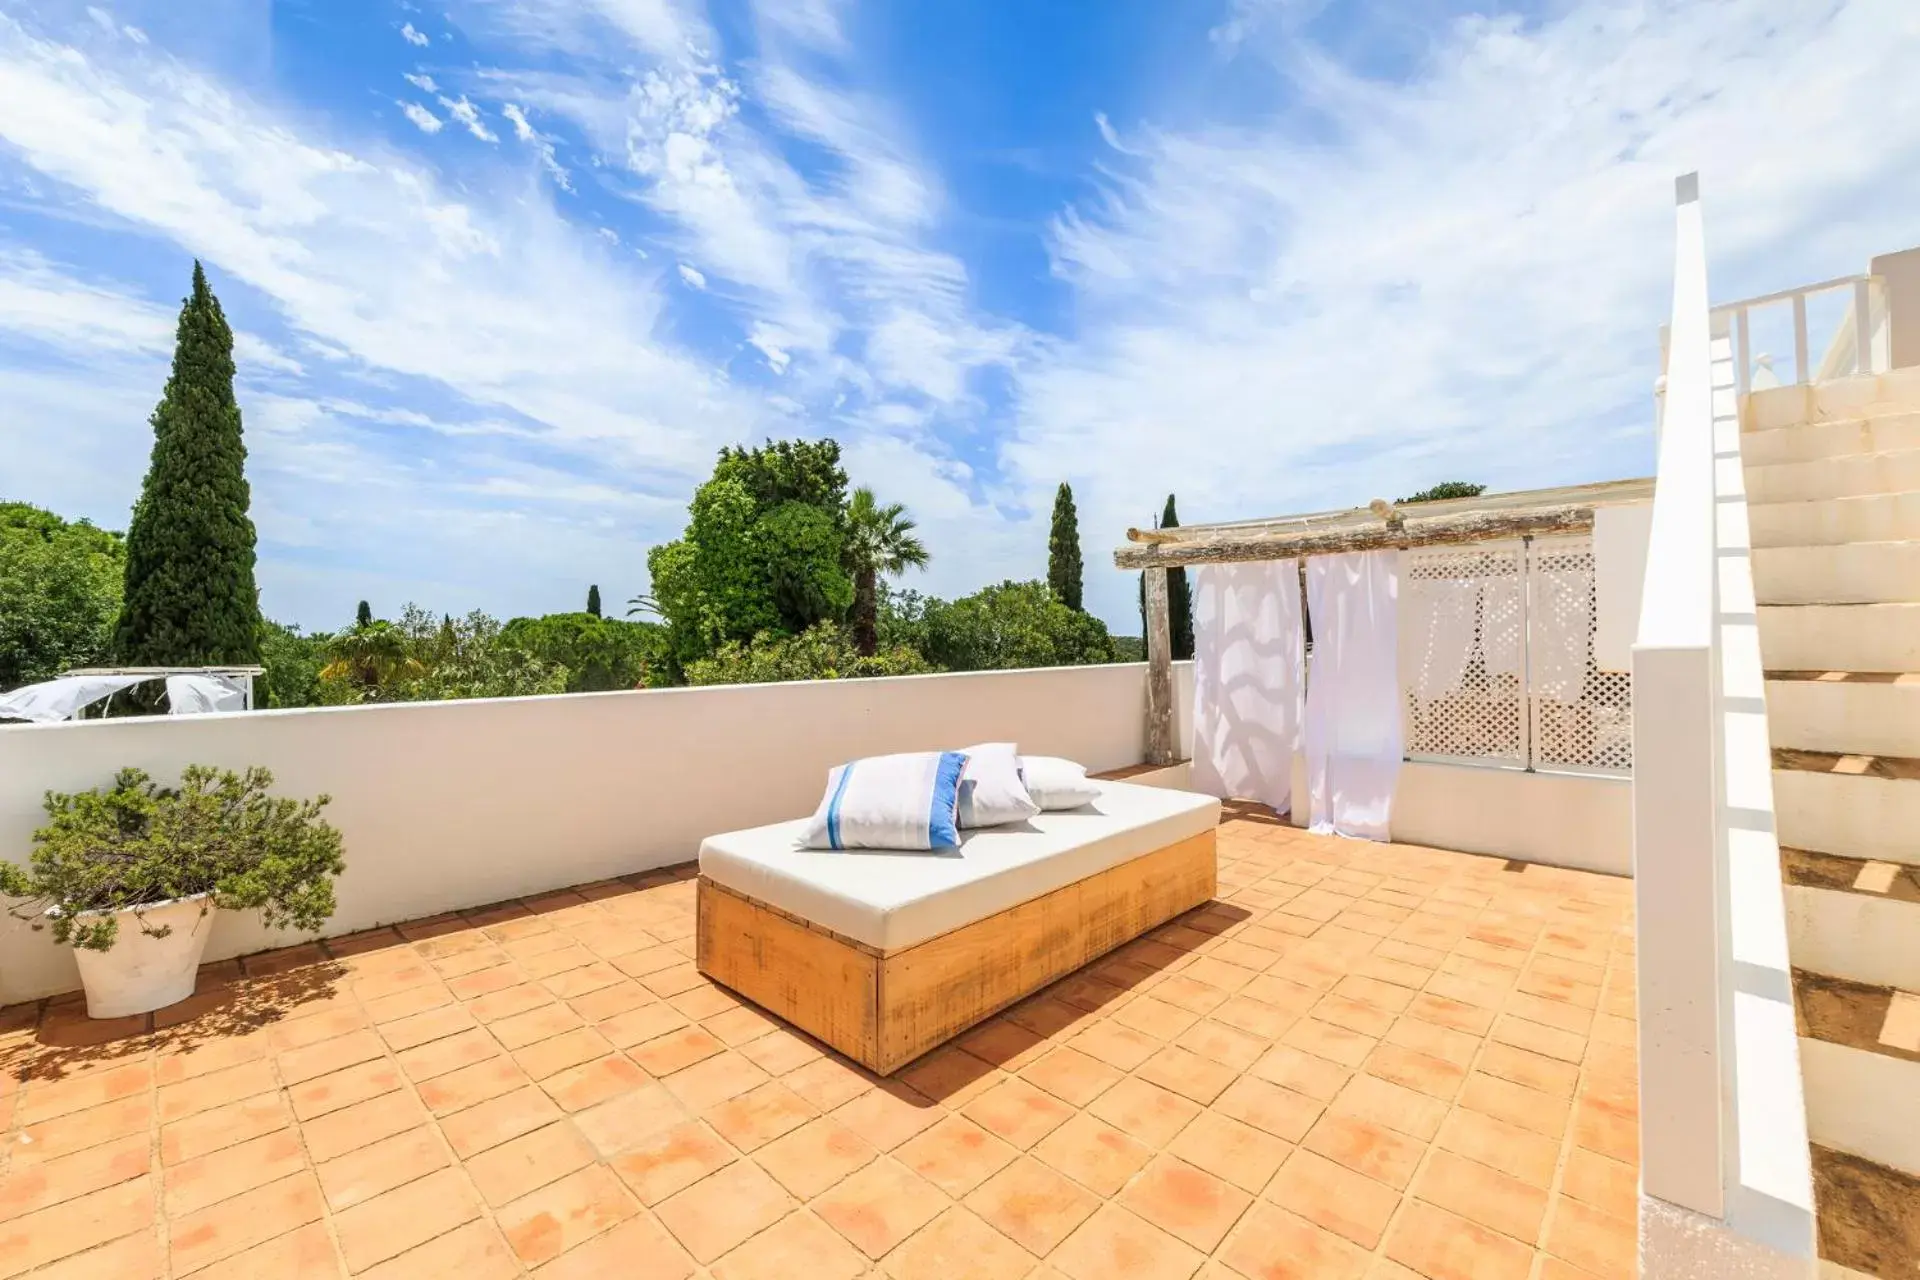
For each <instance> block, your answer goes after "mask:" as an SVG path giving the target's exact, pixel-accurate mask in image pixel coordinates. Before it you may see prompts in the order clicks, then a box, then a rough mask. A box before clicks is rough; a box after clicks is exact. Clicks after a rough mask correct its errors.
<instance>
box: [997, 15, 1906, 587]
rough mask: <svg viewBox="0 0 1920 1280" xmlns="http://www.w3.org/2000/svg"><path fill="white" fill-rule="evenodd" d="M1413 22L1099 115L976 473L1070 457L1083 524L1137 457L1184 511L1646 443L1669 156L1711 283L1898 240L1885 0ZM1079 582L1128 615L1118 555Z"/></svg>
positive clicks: (1336, 501) (1100, 520)
mask: <svg viewBox="0 0 1920 1280" xmlns="http://www.w3.org/2000/svg"><path fill="white" fill-rule="evenodd" d="M1430 39H1431V44H1430V52H1429V54H1428V56H1427V57H1426V58H1425V60H1424V61H1422V62H1421V63H1420V64H1419V65H1418V67H1417V68H1416V72H1415V74H1414V75H1413V77H1412V78H1411V79H1410V80H1409V81H1407V82H1405V83H1389V82H1385V81H1381V80H1375V79H1368V78H1364V77H1362V76H1361V75H1359V74H1357V73H1355V72H1353V71H1350V70H1348V69H1347V68H1346V67H1344V66H1343V65H1342V63H1341V62H1340V61H1339V60H1338V59H1337V58H1335V57H1334V56H1332V55H1331V54H1330V53H1328V52H1327V51H1326V50H1323V49H1320V48H1317V47H1315V46H1312V45H1310V44H1306V43H1304V42H1303V41H1302V40H1301V38H1300V37H1299V34H1298V31H1297V30H1295V31H1293V32H1292V34H1291V36H1290V37H1289V38H1288V39H1284V40H1274V41H1272V42H1270V43H1263V42H1261V41H1257V40H1251V39H1250V40H1249V41H1248V43H1247V44H1246V45H1245V46H1244V49H1245V52H1243V54H1242V56H1247V57H1265V58H1270V59H1272V60H1273V66H1272V68H1271V73H1272V75H1273V76H1274V78H1275V80H1276V81H1279V82H1283V83H1286V84H1289V85H1291V86H1292V87H1293V92H1294V93H1296V94H1297V95H1298V101H1297V103H1296V105H1295V107H1294V109H1293V110H1291V111H1289V112H1288V113H1285V114H1283V115H1280V116H1277V117H1272V118H1269V119H1268V120H1267V121H1266V122H1264V123H1262V124H1260V125H1258V126H1248V125H1245V124H1240V125H1236V126H1235V127H1226V126H1224V125H1222V126H1209V125H1200V126H1189V127H1184V128H1180V129H1171V128H1154V127H1151V126H1141V127H1139V128H1137V129H1135V130H1131V131H1130V132H1129V136H1128V137H1127V139H1126V140H1125V145H1126V147H1127V148H1128V149H1130V150H1131V151H1133V152H1136V153H1137V156H1136V158H1135V159H1134V160H1132V161H1115V162H1114V172H1113V174H1112V176H1111V178H1110V180H1109V181H1108V182H1107V183H1106V185H1105V190H1104V192H1103V194H1102V196H1101V197H1100V198H1099V199H1098V200H1095V201H1090V202H1087V203H1086V204H1085V205H1083V206H1080V207H1076V208H1073V209H1070V210H1068V211H1066V212H1065V213H1063V215H1062V216H1061V217H1060V218H1059V219H1058V220H1057V222H1056V224H1055V226H1054V228H1053V232H1052V236H1051V240H1052V258H1053V269H1054V272H1055V274H1056V275H1057V276H1058V277H1060V278H1061V279H1062V280H1064V281H1066V282H1067V283H1068V284H1069V285H1070V286H1071V288H1072V290H1073V294H1074V297H1073V304H1072V305H1073V308H1074V312H1075V315H1076V317H1077V319H1076V333H1075V336H1074V338H1073V340H1071V341H1063V342H1057V343H1052V344H1049V345H1048V346H1047V348H1046V349H1045V350H1044V351H1043V352H1042V353H1040V354H1038V355H1037V356H1036V358H1035V359H1034V360H1033V362H1032V363H1031V364H1030V365H1029V366H1028V367H1026V368H1024V369H1023V370H1022V371H1021V374H1020V379H1019V386H1020V410H1019V420H1018V427H1017V432H1016V435H1015V438H1014V439H1013V440H1012V441H1011V442H1009V443H1008V445H1007V446H1006V449H1005V452H1004V454H1003V465H1004V468H1005V471H1006V481H1005V492H1004V495H1003V496H1004V498H1005V500H1006V501H1007V502H1009V503H1018V504H1022V505H1025V506H1027V507H1029V508H1030V509H1034V510H1043V509H1044V506H1043V504H1044V498H1045V495H1046V493H1047V492H1048V491H1049V490H1050V489H1051V487H1052V486H1053V485H1054V484H1055V483H1056V482H1058V481H1059V480H1062V479H1070V480H1072V481H1073V482H1074V485H1075V490H1076V493H1077V494H1079V495H1080V502H1081V506H1080V511H1081V523H1082V528H1083V529H1085V530H1086V531H1087V534H1088V537H1089V540H1090V543H1091V544H1092V546H1094V547H1096V548H1097V547H1100V546H1101V545H1102V544H1109V543H1117V542H1118V541H1119V535H1120V533H1121V531H1122V530H1124V529H1125V527H1126V526H1127V525H1128V524H1139V523H1141V522H1142V521H1144V520H1145V519H1146V518H1147V517H1148V516H1150V515H1151V514H1152V513H1153V512H1154V511H1156V510H1157V509H1158V508H1159V506H1160V503H1161V501H1162V500H1163V499H1164V497H1165V495H1166V493H1167V492H1168V491H1169V490H1174V491H1177V492H1178V493H1179V494H1180V497H1181V504H1180V505H1181V513H1182V515H1183V516H1184V517H1185V518H1186V519H1188V520H1189V521H1195V520H1205V519H1227V518H1234V517H1247V516H1261V515H1272V514H1280V513H1285V512H1296V511H1307V510H1314V509H1324V508H1327V507H1329V506H1338V505H1341V504H1346V503H1364V502H1365V501H1366V500H1367V499H1369V498H1371V497H1375V496H1384V497H1389V498H1391V497H1394V496H1397V495H1398V494H1400V493H1405V492H1409V491H1411V490H1412V489H1415V488H1418V487H1421V486H1422V485H1425V484H1428V483H1431V482H1433V481H1435V480H1441V479H1454V478H1465V479H1472V480H1480V481H1484V482H1487V483H1490V484H1492V485H1494V486H1496V487H1525V486H1528V485H1534V484H1553V483H1563V482H1574V481H1581V480H1590V479H1610V478H1617V477H1621V476H1627V475H1635V474H1647V473H1648V472H1649V470H1650V468H1651V466H1652V458H1651V441H1652V437H1651V430H1650V395H1649V388H1650V387H1651V384H1652V381H1653V377H1654V373H1655V369H1654V361H1653V357H1654V352H1655V350H1656V347H1655V331H1656V328H1657V326H1658V325H1659V323H1660V322H1661V320H1662V319H1663V318H1664V313H1665V310H1666V306H1667V299H1668V291H1669V289H1670V287H1671V271H1672V264H1671V244H1672V234H1673V233H1672V179H1673V176H1674V175H1675V174H1677V173H1681V172H1684V171H1686V170H1689V169H1693V168H1696V167H1698V168H1700V169H1701V170H1702V184H1703V189H1704V193H1705V207H1706V217H1707V223H1706V226H1707V243H1708V248H1709V252H1710V254H1711V258H1712V268H1713V275H1714V286H1713V287H1714V293H1715V295H1716V296H1717V297H1721V298H1727V297H1738V296H1743V295H1747V294H1752V293H1758V292H1762V291H1766V290H1770V289H1775V288H1781V287H1785V286H1789V285H1793V284H1796V283H1803V282H1806V281H1810V280H1816V279H1821V278H1824V277H1828V276H1832V275H1838V274H1843V273H1847V272H1853V271H1860V270H1862V269H1864V266H1865V261H1866V258H1867V257H1868V256H1869V255H1870V254H1871V253H1874V252H1884V251H1887V250H1890V249H1894V248H1899V247H1902V246H1904V245H1907V244H1909V243H1912V242H1913V240H1914V234H1915V226H1916V224H1915V222H1914V219H1913V213H1912V211H1913V210H1914V209H1915V208H1920V80H1916V78H1915V77H1913V76H1911V75H1908V74H1906V73H1905V72H1904V71H1903V68H1905V67H1907V66H1910V65H1911V63H1912V62H1913V60H1914V59H1915V58H1916V57H1917V56H1920V10H1916V9H1914V8H1913V7H1912V6H1911V5H1910V4H1907V3H1905V2H1904V0H1851V2H1845V0H1843V2H1841V3H1836V4H1831V5H1826V4H1823V5H1817V6H1815V5H1806V6H1791V7H1788V8H1782V7H1781V6H1779V5H1777V4H1774V3H1770V2H1769V0H1714V2H1713V3H1699V4H1677V3H1658V4H1647V3H1642V2H1641V0H1584V2H1583V3H1578V4H1575V5H1572V6H1569V7H1567V8H1566V9H1565V10H1564V11H1563V12H1562V13H1561V15H1560V16H1559V17H1557V18H1555V19H1552V20H1547V21H1542V22H1539V23H1526V24H1523V23H1521V22H1519V21H1517V20H1506V19H1503V20H1489V19H1480V18H1469V19H1463V20H1461V21H1459V22H1456V23H1454V24H1452V25H1450V26H1448V27H1445V28H1442V29H1440V30H1438V31H1435V32H1432V33H1430ZM1249 69H1250V68H1249ZM1787 86H1791V87H1792V88H1791V90H1790V91H1788V90H1787V88H1786V87H1787ZM1186 114H1188V115H1189V116H1190V115H1191V112H1190V111H1189V112H1188V113H1186ZM1867 119H1871V120H1874V121H1876V125H1875V127H1874V128H1873V129H1871V130H1866V131H1863V130H1861V129H1860V128H1859V127H1858V122H1859V121H1861V120H1867ZM1850 122H1851V123H1850ZM1104 559H1105V557H1104V555H1099V556H1096V555H1093V554H1090V555H1089V563H1090V565H1091V564H1096V563H1100V562H1103V561H1104ZM1088 586H1089V594H1090V597H1091V598H1092V600H1093V602H1094V603H1095V604H1096V605H1098V606H1099V607H1101V609H1102V611H1103V612H1105V613H1106V615H1107V616H1109V617H1113V618H1120V619H1124V618H1127V617H1129V616H1130V615H1131V612H1132V601H1131V596H1132V591H1133V586H1132V583H1131V581H1130V580H1128V579H1127V577H1126V576H1124V575H1120V574H1114V573H1098V572H1093V571H1092V570H1090V573H1089V579H1088Z"/></svg>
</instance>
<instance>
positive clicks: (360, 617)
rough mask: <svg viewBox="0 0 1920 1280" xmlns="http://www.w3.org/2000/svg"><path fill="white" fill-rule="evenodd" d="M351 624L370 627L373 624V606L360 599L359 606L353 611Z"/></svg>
mask: <svg viewBox="0 0 1920 1280" xmlns="http://www.w3.org/2000/svg"><path fill="white" fill-rule="evenodd" d="M353 625H354V626H356V627H370V626H372V625H373V606H372V605H370V604H368V603H367V602H366V601H365V600H362V601H361V602H360V607H359V608H357V609H355V610H354V611H353Z"/></svg>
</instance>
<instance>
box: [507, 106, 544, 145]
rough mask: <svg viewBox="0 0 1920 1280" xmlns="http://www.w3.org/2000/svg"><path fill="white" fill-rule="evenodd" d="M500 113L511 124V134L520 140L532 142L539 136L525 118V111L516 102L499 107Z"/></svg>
mask: <svg viewBox="0 0 1920 1280" xmlns="http://www.w3.org/2000/svg"><path fill="white" fill-rule="evenodd" d="M500 114H501V115H502V116H504V117H506V120H507V123H508V124H510V125H512V126H513V136H514V137H516V138H518V139H520V141H522V142H532V141H533V140H534V139H535V138H538V137H539V136H540V135H539V134H538V133H536V132H535V131H534V128H533V125H532V124H531V123H530V122H528V120H527V113H526V112H524V111H522V110H521V109H520V105H519V104H518V103H515V102H509V103H506V104H505V105H503V106H502V107H501V108H500Z"/></svg>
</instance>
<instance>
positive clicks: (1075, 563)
mask: <svg viewBox="0 0 1920 1280" xmlns="http://www.w3.org/2000/svg"><path fill="white" fill-rule="evenodd" d="M1082 574H1083V566H1082V564H1081V561H1080V514H1079V512H1077V511H1075V510H1074V506H1073V486H1071V485H1069V484H1066V483H1062V484H1061V486H1060V489H1059V491H1058V492H1057V493H1055V494H1054V495H1053V529H1052V531H1051V532H1050V533H1049V534H1048V535H1047V586H1048V587H1049V588H1050V589H1051V590H1052V591H1053V598H1054V599H1055V600H1058V601H1059V602H1060V603H1061V604H1064V605H1065V606H1067V608H1069V609H1078V608H1080V607H1081V603H1080V597H1081V578H1082Z"/></svg>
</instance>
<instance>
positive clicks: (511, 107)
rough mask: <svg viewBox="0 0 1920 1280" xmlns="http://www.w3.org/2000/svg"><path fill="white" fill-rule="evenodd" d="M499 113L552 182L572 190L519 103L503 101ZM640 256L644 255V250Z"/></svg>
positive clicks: (569, 178) (569, 179)
mask: <svg viewBox="0 0 1920 1280" xmlns="http://www.w3.org/2000/svg"><path fill="white" fill-rule="evenodd" d="M500 114H501V115H502V116H504V117H505V118H506V120H507V123H509V124H511V125H512V126H513V136H514V137H515V138H518V139H519V140H520V141H521V142H524V143H527V144H529V145H530V146H532V147H533V148H534V149H535V150H537V151H538V152H539V153H540V163H541V164H542V165H543V166H545V168H546V170H547V172H548V173H549V174H550V175H552V177H553V180H554V182H555V183H556V184H557V185H558V186H559V187H560V189H561V190H563V191H572V190H573V178H572V175H570V174H569V173H568V172H567V171H566V169H565V168H563V167H562V166H561V164H560V159H559V157H558V156H556V155H555V154H554V150H553V142H552V140H550V139H548V138H546V137H544V136H542V134H541V133H540V131H539V130H538V129H536V128H534V127H533V122H532V121H531V120H529V119H527V113H526V111H525V110H524V109H522V108H521V106H520V104H518V103H515V102H507V103H503V104H501V107H500ZM642 256H643V257H644V256H645V254H644V252H643V253H642Z"/></svg>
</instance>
